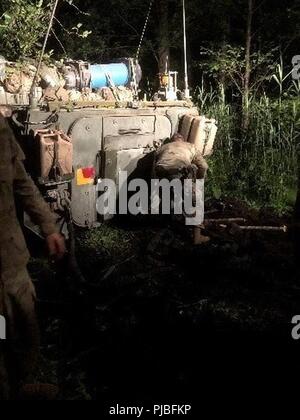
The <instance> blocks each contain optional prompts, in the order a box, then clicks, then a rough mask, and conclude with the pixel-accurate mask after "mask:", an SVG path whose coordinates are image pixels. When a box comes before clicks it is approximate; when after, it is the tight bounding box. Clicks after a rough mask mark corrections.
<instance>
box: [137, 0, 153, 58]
mask: <svg viewBox="0 0 300 420" xmlns="http://www.w3.org/2000/svg"><path fill="white" fill-rule="evenodd" d="M153 3H154V0H150V4H149V9H148V13H147V17H146V21H145V25H144V28H143V31H142V35H141V39H140V43H139V46H138V49H137V52H136V56H135V59H136V60H138V59H139V56H140V52H141V48H142V43H143V40H144V36H145V33H146V30H147V26H148V22H149V19H150V15H151V11H152V6H153Z"/></svg>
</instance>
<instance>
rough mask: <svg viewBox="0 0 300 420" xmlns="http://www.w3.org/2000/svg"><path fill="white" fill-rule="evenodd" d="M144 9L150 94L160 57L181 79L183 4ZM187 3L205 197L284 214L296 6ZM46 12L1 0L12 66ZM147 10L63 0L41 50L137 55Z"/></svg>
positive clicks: (292, 193)
mask: <svg viewBox="0 0 300 420" xmlns="http://www.w3.org/2000/svg"><path fill="white" fill-rule="evenodd" d="M151 3H153V4H152V10H151V16H150V20H149V25H148V28H147V31H146V35H145V38H144V40H143V44H142V49H141V53H140V61H141V63H142V67H143V71H144V80H143V86H142V88H143V91H144V92H146V93H147V94H148V95H149V96H150V95H151V94H152V93H153V92H154V91H155V87H156V86H155V83H156V82H155V81H156V79H157V78H156V74H157V73H158V70H159V68H160V69H162V68H165V63H166V60H167V59H168V60H169V63H170V67H171V68H172V69H175V70H179V71H180V72H181V75H182V69H183V62H182V55H183V54H182V35H183V33H182V20H181V19H182V17H181V12H182V10H181V1H180V0H154V1H153V2H150V4H151ZM186 3H187V31H188V48H189V62H190V77H191V83H192V86H193V93H194V99H195V101H196V102H197V104H198V106H199V108H200V110H201V112H203V113H205V114H207V115H209V116H213V117H214V118H216V119H217V121H218V123H219V133H218V139H217V147H216V151H215V154H214V156H213V158H212V159H211V162H210V168H211V169H210V174H209V182H208V188H209V191H210V194H211V195H213V196H215V197H220V196H222V195H229V196H238V197H241V198H242V199H245V200H247V201H248V202H250V203H251V204H254V205H257V206H262V205H266V206H271V207H273V208H275V209H276V210H277V211H279V212H282V211H286V210H287V209H288V208H289V207H290V206H291V205H293V204H294V202H295V198H296V181H297V145H298V141H299V120H300V119H299V113H300V82H299V80H298V81H297V80H295V79H293V78H292V75H291V72H292V64H291V61H292V57H293V56H295V55H299V54H300V45H299V38H300V30H299V27H300V25H299V19H300V2H299V0H282V1H274V0H238V1H233V0H211V1H209V2H201V1H199V0H186ZM52 5H53V1H51V0H3V1H2V2H1V4H0V53H1V54H3V55H4V56H5V57H7V58H9V59H12V60H15V59H19V58H22V57H28V56H37V55H38V54H39V51H40V49H41V43H42V40H43V38H44V34H45V32H46V27H47V22H48V21H49V16H50V12H51V6H52ZM148 9H149V2H147V1H146V2H145V1H143V0H131V1H130V2H127V1H125V0H111V1H108V0H98V1H97V2H95V1H91V0H85V1H83V0H61V1H60V2H59V6H58V10H57V15H56V19H55V21H54V26H53V30H52V32H51V37H50V40H49V44H48V50H47V53H48V55H50V56H53V57H55V58H60V57H63V56H69V57H72V58H77V59H88V60H91V61H96V62H97V61H98V62H99V61H102V60H109V59H112V58H115V57H122V56H132V55H135V54H136V51H137V48H138V45H139V41H140V36H141V33H142V29H143V26H144V23H145V19H146V16H147V12H148ZM181 80H182V78H181Z"/></svg>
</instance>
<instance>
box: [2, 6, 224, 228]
mask: <svg viewBox="0 0 300 420" xmlns="http://www.w3.org/2000/svg"><path fill="white" fill-rule="evenodd" d="M151 4H152V2H151ZM150 11H151V7H150V9H149V14H150ZM54 13H55V8H54V9H53V15H52V20H51V22H50V24H49V28H48V34H49V32H50V29H51V25H52V21H53V17H54ZM149 14H148V18H149ZM146 22H147V21H146ZM184 23H185V20H184ZM145 28H146V26H145ZM145 28H144V31H145ZM143 34H144V32H143ZM142 39H143V36H142ZM142 39H141V42H142ZM46 41H47V36H46V40H45V43H44V47H45V46H46ZM140 45H141V44H140ZM185 45H186V43H185ZM139 48H140V47H139ZM137 56H138V54H137ZM42 59H43V51H42V54H41V57H40V60H39V62H37V60H27V61H25V62H22V63H11V62H8V61H7V60H5V58H4V57H0V104H6V105H10V106H11V107H12V109H13V115H12V126H13V128H14V130H15V132H16V134H17V138H18V139H19V141H20V144H21V146H22V148H23V150H24V152H25V155H26V157H27V169H28V171H29V172H30V174H31V175H32V177H33V179H34V180H35V181H36V183H37V185H38V186H39V188H40V189H41V191H42V193H43V195H44V197H45V199H46V200H47V202H49V204H50V206H51V207H52V208H53V210H55V211H57V212H58V213H60V214H63V212H64V210H65V209H66V208H68V209H69V210H71V212H72V219H73V222H74V223H75V224H76V225H77V226H80V227H93V226H95V225H97V224H98V223H99V222H101V221H103V218H104V219H106V218H109V217H110V215H106V216H105V217H101V216H100V215H99V214H97V211H96V200H97V197H98V195H99V193H98V192H97V186H99V183H101V180H103V179H111V180H114V181H115V182H116V184H118V182H119V181H118V174H119V173H120V171H127V173H128V176H129V177H137V176H138V177H147V171H148V176H149V173H150V174H151V156H153V152H154V151H155V149H156V148H157V147H159V145H160V144H162V143H163V142H164V141H165V140H166V139H169V138H170V137H171V136H172V135H173V134H174V133H175V132H177V131H181V132H182V133H183V134H184V137H185V138H186V140H187V141H192V142H194V143H197V144H198V146H199V144H200V147H201V148H202V149H203V153H204V154H206V155H207V154H209V153H211V150H212V145H213V140H214V137H215V134H216V130H217V128H216V124H215V121H214V120H208V119H206V118H205V117H197V116H198V111H197V109H196V108H195V107H194V105H193V103H192V101H191V100H190V98H189V90H188V78H187V62H186V48H185V91H184V92H183V93H182V92H180V91H179V90H178V87H177V82H178V74H177V72H172V71H169V69H168V68H167V69H166V71H165V73H164V74H161V75H160V78H159V80H160V88H159V91H158V93H157V94H155V95H154V97H153V98H151V99H152V100H148V99H149V98H146V97H144V98H143V100H141V99H140V93H139V83H140V81H141V78H142V71H141V67H140V65H139V63H138V60H137V58H135V59H133V58H124V59H120V60H116V61H115V62H113V63H108V64H104V63H101V64H91V63H88V62H85V61H73V60H65V61H59V62H53V63H51V64H49V63H45V62H43V60H42ZM185 116H186V117H185ZM149 168H150V169H149ZM63 223H64V217H62V224H63ZM26 224H27V225H28V226H29V227H31V228H33V227H32V226H31V224H30V221H29V220H26ZM34 229H35V228H34Z"/></svg>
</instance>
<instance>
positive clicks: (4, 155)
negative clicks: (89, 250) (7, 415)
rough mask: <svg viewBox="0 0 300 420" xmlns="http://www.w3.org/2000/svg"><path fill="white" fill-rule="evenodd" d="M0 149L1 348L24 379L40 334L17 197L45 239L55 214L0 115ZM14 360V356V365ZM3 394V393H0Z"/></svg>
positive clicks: (52, 228) (0, 356)
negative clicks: (4, 340) (4, 332)
mask: <svg viewBox="0 0 300 420" xmlns="http://www.w3.org/2000/svg"><path fill="white" fill-rule="evenodd" d="M0 148H1V149H0V150H1V151H0V314H2V315H4V316H5V317H6V320H7V325H8V340H7V343H4V345H5V346H6V345H9V352H8V353H9V356H11V354H12V352H14V351H15V352H16V354H17V353H19V356H20V357H19V358H20V359H21V360H20V372H22V376H23V378H25V377H26V375H28V374H29V373H30V372H31V371H32V369H33V368H34V365H35V362H36V357H37V355H38V347H39V334H38V325H37V320H36V315H35V308H34V303H35V291H34V286H33V284H32V282H31V279H30V277H29V275H28V272H27V268H26V267H27V263H28V260H29V253H28V250H27V246H26V243H25V240H24V236H23V233H22V230H21V227H20V225H19V222H18V219H17V215H16V206H15V196H16V197H17V198H18V200H20V202H21V203H22V206H23V208H24V209H25V210H26V212H27V213H28V214H29V215H30V217H31V219H32V220H33V221H34V222H35V223H36V224H38V225H39V226H40V227H41V230H42V232H43V234H44V235H45V236H48V235H50V234H53V233H55V232H57V228H56V226H55V221H56V219H55V216H54V215H53V214H52V213H51V211H50V209H49V207H48V206H47V204H46V203H45V201H44V200H43V198H42V196H41V195H40V193H39V191H38V189H37V187H36V186H35V185H34V183H33V181H32V180H31V178H30V177H29V175H28V174H27V173H26V171H25V168H24V166H23V160H24V158H25V156H24V154H23V152H22V150H21V149H20V147H19V146H18V144H17V143H16V141H15V138H14V135H13V133H12V131H11V129H10V128H9V125H8V123H7V122H6V120H5V119H4V118H3V117H2V116H1V115H0ZM0 344H1V345H3V343H0ZM19 344H20V345H21V347H20V348H19ZM1 350H2V349H1V348H0V351H1ZM3 358H4V356H3V352H2V353H1V354H0V379H2V378H3V377H4V378H5V376H6V372H5V370H4V367H3ZM1 361H2V367H1ZM16 362H18V360H17V359H15V358H14V360H13V363H14V364H16ZM1 377H2V378H1ZM2 384H3V382H2ZM5 392H6V391H5V390H2V393H3V394H5ZM0 396H1V384H0Z"/></svg>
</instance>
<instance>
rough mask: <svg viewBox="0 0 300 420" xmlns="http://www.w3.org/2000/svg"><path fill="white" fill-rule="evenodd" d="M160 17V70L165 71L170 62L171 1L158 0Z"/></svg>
mask: <svg viewBox="0 0 300 420" xmlns="http://www.w3.org/2000/svg"><path fill="white" fill-rule="evenodd" d="M157 7H158V19H159V72H160V73H164V72H165V71H166V69H169V63H170V38H169V1H168V0H158V2H157Z"/></svg>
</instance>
